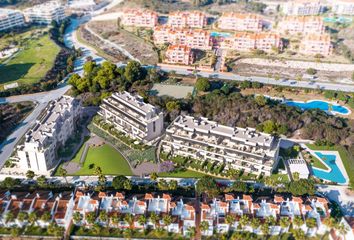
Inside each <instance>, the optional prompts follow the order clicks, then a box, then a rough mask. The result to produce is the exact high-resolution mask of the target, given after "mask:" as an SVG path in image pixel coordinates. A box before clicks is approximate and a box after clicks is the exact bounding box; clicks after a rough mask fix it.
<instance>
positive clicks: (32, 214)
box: [28, 212, 38, 224]
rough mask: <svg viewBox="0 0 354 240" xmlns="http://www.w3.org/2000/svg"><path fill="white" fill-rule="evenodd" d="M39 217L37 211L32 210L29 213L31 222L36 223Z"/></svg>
mask: <svg viewBox="0 0 354 240" xmlns="http://www.w3.org/2000/svg"><path fill="white" fill-rule="evenodd" d="M37 219H38V217H37V214H36V213H35V212H31V213H30V214H29V215H28V222H29V223H30V224H35V223H36V221H37Z"/></svg>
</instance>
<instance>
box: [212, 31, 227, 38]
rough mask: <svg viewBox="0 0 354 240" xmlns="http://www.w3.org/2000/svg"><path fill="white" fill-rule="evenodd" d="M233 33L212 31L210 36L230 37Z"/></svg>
mask: <svg viewBox="0 0 354 240" xmlns="http://www.w3.org/2000/svg"><path fill="white" fill-rule="evenodd" d="M230 36H231V34H230V33H226V32H211V33H210V37H224V38H227V37H230Z"/></svg>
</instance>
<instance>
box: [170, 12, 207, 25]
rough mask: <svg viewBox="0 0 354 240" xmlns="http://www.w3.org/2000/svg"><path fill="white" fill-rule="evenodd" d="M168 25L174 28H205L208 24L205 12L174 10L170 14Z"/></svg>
mask: <svg viewBox="0 0 354 240" xmlns="http://www.w3.org/2000/svg"><path fill="white" fill-rule="evenodd" d="M167 24H168V26H170V27H174V28H185V27H191V28H203V27H204V26H205V25H206V24H207V18H206V15H205V14H204V13H203V12H199V11H193V12H180V11H177V12H172V13H170V14H169V15H168V22H167Z"/></svg>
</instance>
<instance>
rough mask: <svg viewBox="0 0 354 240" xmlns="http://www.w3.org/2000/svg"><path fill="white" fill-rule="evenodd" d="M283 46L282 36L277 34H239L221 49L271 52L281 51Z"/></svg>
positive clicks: (221, 45) (223, 43) (229, 39)
mask: <svg viewBox="0 0 354 240" xmlns="http://www.w3.org/2000/svg"><path fill="white" fill-rule="evenodd" d="M282 46H283V43H282V40H281V38H280V36H279V35H278V34H276V33H269V32H264V33H263V32H262V33H250V32H238V33H235V35H234V36H232V37H230V38H226V39H225V40H224V41H223V42H221V44H220V47H221V48H224V49H231V50H237V51H243V52H245V51H251V50H256V49H258V50H262V51H265V52H270V51H272V50H273V49H279V50H281V49H282Z"/></svg>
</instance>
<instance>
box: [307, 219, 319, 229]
mask: <svg viewBox="0 0 354 240" xmlns="http://www.w3.org/2000/svg"><path fill="white" fill-rule="evenodd" d="M306 226H307V227H308V228H310V229H311V228H315V227H317V223H316V219H315V218H308V219H306Z"/></svg>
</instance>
